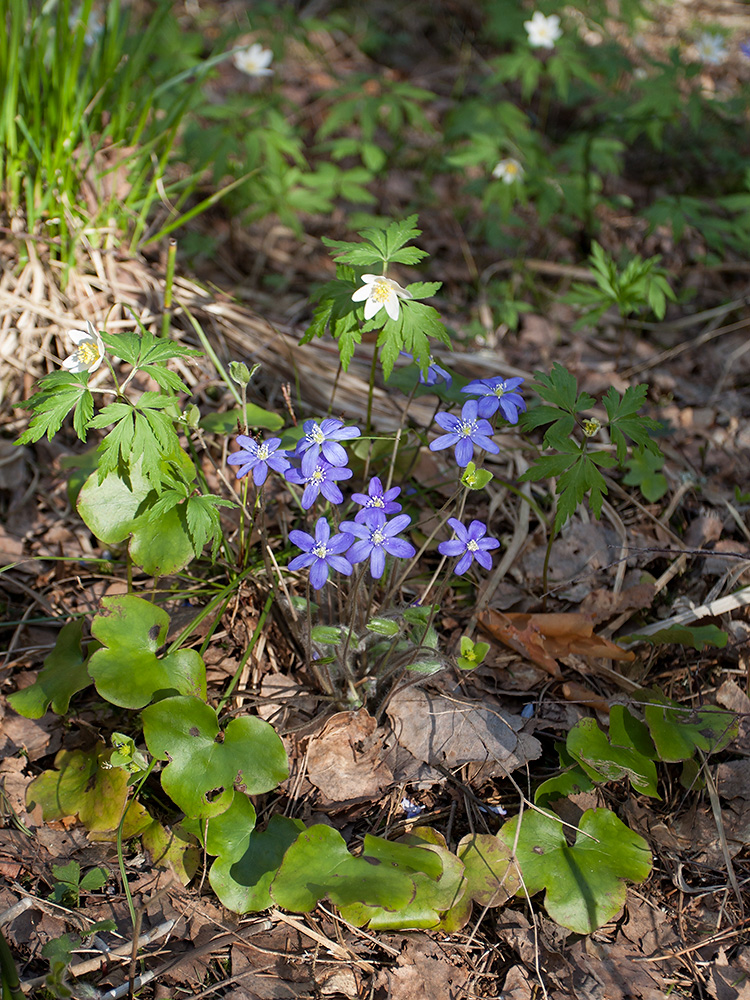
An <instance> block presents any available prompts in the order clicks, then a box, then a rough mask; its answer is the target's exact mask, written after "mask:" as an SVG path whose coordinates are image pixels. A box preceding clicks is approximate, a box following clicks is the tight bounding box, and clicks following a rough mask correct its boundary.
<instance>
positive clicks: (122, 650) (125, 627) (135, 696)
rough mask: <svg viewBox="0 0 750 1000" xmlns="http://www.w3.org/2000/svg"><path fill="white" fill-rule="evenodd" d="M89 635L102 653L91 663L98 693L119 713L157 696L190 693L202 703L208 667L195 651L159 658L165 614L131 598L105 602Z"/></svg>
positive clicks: (90, 666) (125, 595)
mask: <svg viewBox="0 0 750 1000" xmlns="http://www.w3.org/2000/svg"><path fill="white" fill-rule="evenodd" d="M101 604H102V610H101V611H100V612H99V614H98V615H96V617H95V618H94V620H93V622H92V624H91V634H92V635H93V636H94V637H95V638H97V639H98V640H99V641H100V642H101V643H102V646H103V648H102V649H98V650H97V651H96V652H95V653H94V655H93V656H92V657H91V659H90V661H89V674H90V675H91V677H92V678H93V681H94V683H95V684H96V690H97V691H98V692H99V694H100V695H101V696H102V698H106V699H107V701H110V702H112V704H113V705H120V706H121V707H122V708H143V706H144V705H148V703H149V702H150V701H152V700H153V699H154V697H155V696H156V695H157V694H158V695H161V696H164V695H168V694H174V693H179V694H192V695H197V696H200V697H203V698H205V696H206V668H205V666H204V664H203V660H202V659H201V657H200V655H199V654H198V653H197V652H196V651H195V650H194V649H178V650H176V651H175V652H174V653H168V654H167V655H166V656H163V657H161V659H160V658H159V657H157V655H156V651H157V650H158V649H159V647H160V646H161V645H162V644H163V643H164V640H165V639H166V636H167V628H168V626H169V615H168V614H167V613H166V611H164V610H163V609H162V608H158V607H157V606H156V605H155V604H152V603H151V602H150V601H144V600H143V598H142V597H135V596H134V595H132V594H124V595H122V596H119V597H103V598H102V602H101Z"/></svg>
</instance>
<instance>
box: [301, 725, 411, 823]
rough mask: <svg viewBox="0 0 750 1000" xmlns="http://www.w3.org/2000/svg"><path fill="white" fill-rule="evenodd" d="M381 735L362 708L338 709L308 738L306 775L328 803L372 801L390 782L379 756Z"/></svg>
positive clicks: (388, 773)
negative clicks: (318, 731)
mask: <svg viewBox="0 0 750 1000" xmlns="http://www.w3.org/2000/svg"><path fill="white" fill-rule="evenodd" d="M382 744H383V739H382V735H378V733H377V723H376V721H375V719H373V717H372V716H371V715H370V714H369V713H368V712H367V711H366V710H365V709H364V708H361V709H360V710H359V711H358V712H339V713H338V714H337V715H334V716H333V717H332V718H330V719H328V720H327V722H326V724H325V726H324V728H323V729H322V731H321V732H320V733H319V734H318V735H317V736H315V737H313V738H312V739H311V740H310V744H309V747H308V752H307V776H308V778H309V779H310V781H311V782H312V783H313V785H315V787H316V788H318V789H320V791H321V792H322V793H323V795H324V796H325V798H326V800H327V803H328V804H331V805H334V804H335V805H342V804H345V805H352V804H353V803H355V802H363V801H371V802H372V801H375V800H376V799H378V798H379V797H380V795H381V794H382V793H383V791H384V790H385V789H386V788H388V787H390V785H391V784H392V783H393V774H392V772H391V771H390V769H389V768H388V766H387V765H386V764H385V763H384V762H383V761H382V760H381V756H382V753H381V750H382Z"/></svg>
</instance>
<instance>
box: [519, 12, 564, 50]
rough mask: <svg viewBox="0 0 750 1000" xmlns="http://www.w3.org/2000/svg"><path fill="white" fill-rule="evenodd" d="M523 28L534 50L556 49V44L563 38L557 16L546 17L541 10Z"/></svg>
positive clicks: (524, 23)
mask: <svg viewBox="0 0 750 1000" xmlns="http://www.w3.org/2000/svg"><path fill="white" fill-rule="evenodd" d="M523 26H524V28H526V33H527V35H528V36H529V45H530V46H531V47H532V48H533V49H554V47H555V42H556V41H557V39H558V38H560V37H561V36H562V31H561V30H560V18H559V17H558V16H557V14H550V16H549V17H545V16H544V14H542V12H541V11H540V10H535V11H534V13H533V15H532V18H531V20H530V21H524V22H523Z"/></svg>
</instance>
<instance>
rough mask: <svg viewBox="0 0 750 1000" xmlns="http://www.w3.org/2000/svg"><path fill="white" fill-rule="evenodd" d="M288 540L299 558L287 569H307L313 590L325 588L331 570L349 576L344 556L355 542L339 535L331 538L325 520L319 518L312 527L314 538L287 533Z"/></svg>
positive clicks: (300, 532) (347, 563)
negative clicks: (296, 549) (307, 567)
mask: <svg viewBox="0 0 750 1000" xmlns="http://www.w3.org/2000/svg"><path fill="white" fill-rule="evenodd" d="M289 539H290V541H292V542H293V543H294V544H295V545H296V546H297V547H298V548H300V549H302V555H299V556H295V557H294V559H292V561H291V562H290V563H289V567H288V568H289V569H292V570H296V569H304V568H305V567H306V566H309V567H310V583H311V584H312V586H313V588H314V589H315V590H320V588H321V587H322V586H323V585H324V584H325V582H326V580H327V579H328V574H329V572H330V571H331V570H332V569H335V570H336V571H337V572H338V573H343V574H344V575H345V576H351V573H352V564H351V563H350V562H349V560H348V559H346V558H344V556H343V554H342V553H344V552H346V550H347V549H348V548H349V547H350V546H351V544H352V542H353V541H354V536H353V535H347V534H343V533H342V534H339V535H334V536H333V537H331V526H330V525H329V523H328V521H327V520H326V518H325V517H319V518H318V521H317V523H316V525H315V538H313V537H312V535H308V533H307V532H306V531H298V530H297V529H296V528H295V529H294V531H290V532H289Z"/></svg>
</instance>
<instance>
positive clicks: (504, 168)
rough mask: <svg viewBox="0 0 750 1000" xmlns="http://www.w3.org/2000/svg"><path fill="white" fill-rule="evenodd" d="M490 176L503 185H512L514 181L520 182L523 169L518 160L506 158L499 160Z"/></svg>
mask: <svg viewBox="0 0 750 1000" xmlns="http://www.w3.org/2000/svg"><path fill="white" fill-rule="evenodd" d="M492 176H493V177H497V178H498V180H501V181H503V182H504V183H505V184H513V183H514V182H515V181H520V180H521V178H522V177H523V167H522V166H521V164H520V163H519V162H518V160H514V159H513V158H512V157H508V159H507V160H500V162H499V163H498V164H497V166H496V167H495V169H494V170H493V171H492Z"/></svg>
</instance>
